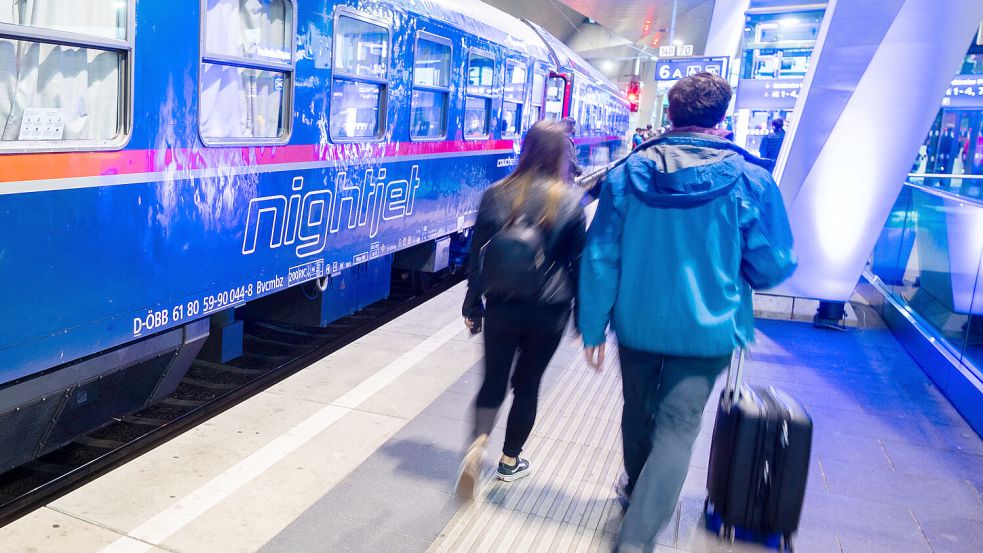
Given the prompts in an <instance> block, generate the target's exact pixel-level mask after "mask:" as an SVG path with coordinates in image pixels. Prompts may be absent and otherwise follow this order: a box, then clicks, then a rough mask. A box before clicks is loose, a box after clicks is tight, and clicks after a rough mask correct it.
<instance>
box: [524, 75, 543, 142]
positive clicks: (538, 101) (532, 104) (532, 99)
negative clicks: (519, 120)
mask: <svg viewBox="0 0 983 553" xmlns="http://www.w3.org/2000/svg"><path fill="white" fill-rule="evenodd" d="M537 78H541V79H542V90H541V94H540V95H539V97H536V79H537ZM546 81H547V74H546V72H545V71H542V70H537V69H533V71H532V81H531V82H530V84H529V95H530V96H529V110H528V112H527V113H526V114H525V116H524V118H523V119H524V122H523V124H522V125H523V128H522V132H526V131H528V130H529V129H530V128H532V126H533V125H535V124H536V123H537V122H538V121H540V120H542V119H545V118H546V111H545V106H546V88H547V85H546ZM534 114H535V118H533V117H532V116H533V115H534Z"/></svg>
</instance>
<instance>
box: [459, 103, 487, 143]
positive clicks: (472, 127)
mask: <svg viewBox="0 0 983 553" xmlns="http://www.w3.org/2000/svg"><path fill="white" fill-rule="evenodd" d="M490 104H491V101H490V100H488V99H487V98H474V97H470V96H469V97H468V99H467V101H466V102H465V106H464V137H465V138H485V137H487V136H488V112H489V111H490V110H489V109H488V107H489V105H490Z"/></svg>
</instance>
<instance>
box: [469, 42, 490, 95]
mask: <svg viewBox="0 0 983 553" xmlns="http://www.w3.org/2000/svg"><path fill="white" fill-rule="evenodd" d="M494 83H495V60H494V58H492V57H491V56H489V55H486V54H480V53H478V52H475V51H472V52H471V59H470V60H469V61H468V94H483V95H486V96H491V95H492V94H493V93H494V90H495V89H494Z"/></svg>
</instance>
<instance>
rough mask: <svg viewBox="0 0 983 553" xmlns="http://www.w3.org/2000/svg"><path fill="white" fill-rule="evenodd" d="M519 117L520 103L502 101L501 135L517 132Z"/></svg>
mask: <svg viewBox="0 0 983 553" xmlns="http://www.w3.org/2000/svg"><path fill="white" fill-rule="evenodd" d="M520 117H522V104H517V103H515V102H502V136H515V135H517V134H519V122H520Z"/></svg>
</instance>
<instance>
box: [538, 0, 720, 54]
mask: <svg viewBox="0 0 983 553" xmlns="http://www.w3.org/2000/svg"><path fill="white" fill-rule="evenodd" d="M541 1H545V2H552V1H554V0H541ZM562 2H563V3H564V4H566V5H567V6H569V7H570V8H573V9H574V10H575V11H577V12H579V13H582V14H584V15H585V16H587V17H589V18H591V19H593V20H594V21H596V22H598V23H600V24H601V25H603V26H604V27H606V28H607V29H608V30H610V31H611V32H613V33H614V34H616V35H618V36H620V37H622V38H625V39H627V40H629V41H631V42H632V43H633V44H634V45H635V46H637V47H639V48H645V49H646V50H649V51H651V50H655V51H656V52H658V46H659V45H660V44H669V43H670V40H669V35H670V29H671V27H672V7H673V0H562ZM713 3H714V0H677V1H676V28H675V38H676V39H677V40H681V41H683V42H684V43H685V44H692V45H693V47H694V50H695V51H697V52H702V51H703V47H704V45H705V44H706V38H707V31H708V30H709V28H710V18H711V16H712V15H713Z"/></svg>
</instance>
